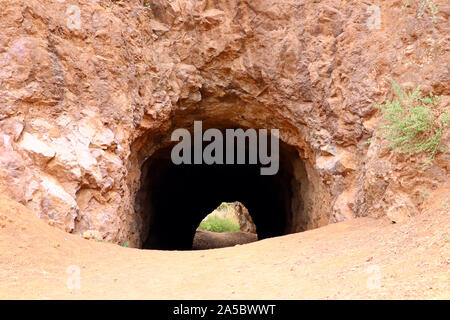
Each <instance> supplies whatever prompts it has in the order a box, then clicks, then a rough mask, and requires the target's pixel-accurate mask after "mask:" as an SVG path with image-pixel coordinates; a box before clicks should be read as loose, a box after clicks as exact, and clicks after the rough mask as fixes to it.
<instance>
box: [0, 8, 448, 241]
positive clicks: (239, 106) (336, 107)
mask: <svg viewBox="0 0 450 320" xmlns="http://www.w3.org/2000/svg"><path fill="white" fill-rule="evenodd" d="M435 2H436V3H437V4H438V5H439V8H440V13H439V14H438V15H437V17H436V21H435V22H433V21H432V19H430V18H429V17H428V16H427V15H425V16H423V17H417V14H416V11H415V8H414V7H411V8H407V9H402V5H403V3H402V1H356V0H355V1H332V0H324V1H312V0H307V1H296V0H281V1H268V0H252V1H250V0H248V1H239V0H235V1H233V0H216V1H200V0H199V1H194V0H183V1H169V0H151V1H129V2H124V1H120V2H115V1H110V0H104V1H103V0H98V1H85V0H80V1H69V0H66V1H57V0H54V1H50V0H41V1H36V0H27V1H18V0H15V1H6V0H1V1H0V7H1V8H2V10H1V11H0V28H1V30H2V33H1V35H0V65H1V69H0V70H1V71H0V83H1V84H0V192H2V193H6V194H8V195H9V196H10V197H12V198H13V199H15V200H17V201H19V202H21V203H23V204H25V205H26V206H27V207H29V208H31V209H32V210H33V211H34V212H35V213H36V214H37V215H38V216H40V217H41V218H42V219H45V220H47V221H49V223H51V224H53V225H56V226H58V227H60V228H62V229H64V230H66V231H68V232H74V233H80V234H81V233H83V232H85V231H88V230H97V231H99V232H100V233H101V234H102V235H103V237H104V238H105V239H106V240H108V241H113V242H119V243H120V242H122V243H124V242H126V241H129V242H130V245H133V246H139V245H140V244H141V243H142V237H143V235H142V230H143V225H142V224H143V219H141V217H140V215H139V214H137V213H136V212H135V209H134V199H135V195H136V193H137V191H138V189H139V185H140V168H141V165H142V164H143V163H144V161H145V160H146V159H147V158H148V157H149V156H150V155H151V154H152V153H153V152H155V151H156V150H157V149H158V148H160V147H162V146H164V145H165V144H167V141H168V139H169V137H170V133H171V130H172V129H174V128H177V127H184V126H187V125H189V124H190V123H192V121H193V120H194V119H195V120H204V121H205V122H208V123H209V125H211V126H214V125H215V124H221V125H223V124H224V123H225V122H227V121H228V123H231V124H233V125H241V126H244V127H255V128H279V129H280V131H281V139H282V140H283V141H284V142H286V143H288V144H290V145H292V146H294V147H296V148H297V150H298V152H299V156H300V158H301V159H303V160H304V162H305V166H304V167H305V168H303V169H301V170H303V171H302V172H303V173H300V171H301V170H300V169H299V170H300V171H299V175H302V176H303V179H304V176H305V175H306V176H307V181H309V182H308V183H309V184H308V187H307V188H308V190H306V191H305V190H303V191H301V190H299V192H306V193H308V194H310V196H309V197H308V199H306V201H305V202H306V203H307V204H308V208H309V209H308V210H310V211H311V212H314V214H315V215H316V216H317V217H319V218H317V219H316V220H315V221H319V222H317V223H315V224H314V223H313V224H312V225H311V226H310V227H317V226H320V224H323V223H325V222H324V221H326V222H328V221H330V222H335V221H341V220H346V219H350V218H352V217H354V216H367V215H370V216H381V215H383V214H385V213H386V212H387V211H389V210H395V209H392V208H395V207H399V206H400V207H404V206H406V207H407V208H410V210H411V211H413V212H415V211H418V210H419V209H418V208H419V206H420V204H421V202H422V201H423V200H424V199H423V194H424V193H425V192H427V190H431V189H433V188H438V187H439V186H441V185H443V184H446V183H448V172H449V163H450V161H449V156H448V155H446V154H439V155H438V156H437V158H436V160H435V162H434V163H433V164H432V165H430V166H427V167H420V168H419V167H418V166H417V165H416V162H415V159H414V158H413V159H404V158H401V157H399V156H394V155H392V154H390V153H389V152H387V151H386V150H385V149H383V148H382V146H383V145H382V144H383V141H381V139H379V138H374V139H372V142H371V143H370V144H368V143H367V140H368V138H369V137H371V136H372V135H373V132H374V130H375V129H376V128H377V126H378V125H379V115H378V114H377V112H376V109H375V108H374V107H373V104H372V103H371V102H370V99H372V100H375V101H382V100H383V99H384V98H386V97H388V96H389V94H390V93H389V84H388V82H387V81H386V77H388V76H392V77H394V78H395V79H396V80H397V81H398V82H400V83H402V84H404V85H415V84H419V83H420V84H422V86H423V88H425V91H433V92H434V93H436V94H439V95H442V104H441V106H440V107H447V106H448V94H449V86H448V83H449V70H448V61H449V60H450V59H449V47H448V46H449V41H448V35H447V34H446V31H447V33H448V28H449V22H448V17H449V14H450V9H449V7H448V4H447V2H446V1H435ZM446 139H447V142H448V138H446ZM320 217H322V218H323V217H325V219H320Z"/></svg>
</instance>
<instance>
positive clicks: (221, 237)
mask: <svg viewBox="0 0 450 320" xmlns="http://www.w3.org/2000/svg"><path fill="white" fill-rule="evenodd" d="M255 241H258V236H257V235H256V234H255V233H250V232H210V231H204V230H197V232H196V233H195V236H194V240H193V242H192V249H193V250H205V249H216V248H226V247H232V246H235V245H237V244H246V243H251V242H255Z"/></svg>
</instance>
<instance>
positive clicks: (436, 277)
mask: <svg viewBox="0 0 450 320" xmlns="http://www.w3.org/2000/svg"><path fill="white" fill-rule="evenodd" d="M449 191H450V190H447V192H444V190H439V191H436V192H435V193H432V194H430V196H429V198H428V199H427V201H426V208H423V211H422V214H420V215H418V216H415V217H412V218H410V219H409V220H407V221H406V222H404V223H395V224H392V223H391V222H390V221H389V219H387V218H384V219H373V218H358V219H354V220H351V221H346V222H342V223H336V224H332V225H328V226H325V227H323V228H318V229H315V230H310V231H305V232H302V233H297V234H291V235H287V236H282V237H277V238H271V239H265V240H261V241H257V242H253V243H249V244H245V245H242V246H235V247H229V248H222V249H214V250H196V251H158V250H139V249H134V248H125V247H121V246H118V245H114V244H111V243H104V242H98V241H94V240H86V239H83V238H82V237H81V236H79V235H72V234H68V233H65V232H63V231H61V230H58V229H56V228H54V227H51V226H48V225H47V224H46V223H45V222H44V221H42V220H40V219H38V218H37V217H36V216H35V214H34V213H33V212H31V211H30V210H28V209H26V208H25V207H24V206H23V205H21V204H19V203H17V202H14V201H11V200H9V199H7V198H5V197H1V196H0V299H361V298H364V299H401V298H402V299H404V298H406V299H417V298H422V299H423V298H427V299H433V298H444V299H446V298H449V297H450V291H449V287H448V285H449V273H448V270H449V264H450V261H449V249H450V247H449V245H450V242H449V234H450V225H449V221H450V219H449V218H450V212H449V210H448V206H447V201H448V200H447V199H448V195H449ZM218 274H220V276H218Z"/></svg>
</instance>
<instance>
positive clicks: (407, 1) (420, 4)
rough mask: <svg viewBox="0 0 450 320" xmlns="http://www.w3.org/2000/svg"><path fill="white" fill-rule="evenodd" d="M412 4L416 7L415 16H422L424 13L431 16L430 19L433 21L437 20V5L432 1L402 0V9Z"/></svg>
mask: <svg viewBox="0 0 450 320" xmlns="http://www.w3.org/2000/svg"><path fill="white" fill-rule="evenodd" d="M413 4H414V5H415V7H416V8H417V17H418V18H422V17H424V16H425V15H429V16H430V17H431V20H432V21H433V22H434V23H436V22H437V14H438V13H439V7H438V5H437V4H436V3H435V2H434V1H432V0H423V1H417V0H404V1H403V6H402V10H405V9H406V8H408V7H412V5H413Z"/></svg>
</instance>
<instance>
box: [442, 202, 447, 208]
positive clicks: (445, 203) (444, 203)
mask: <svg viewBox="0 0 450 320" xmlns="http://www.w3.org/2000/svg"><path fill="white" fill-rule="evenodd" d="M442 207H443V208H444V209H448V203H447V201H442Z"/></svg>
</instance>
